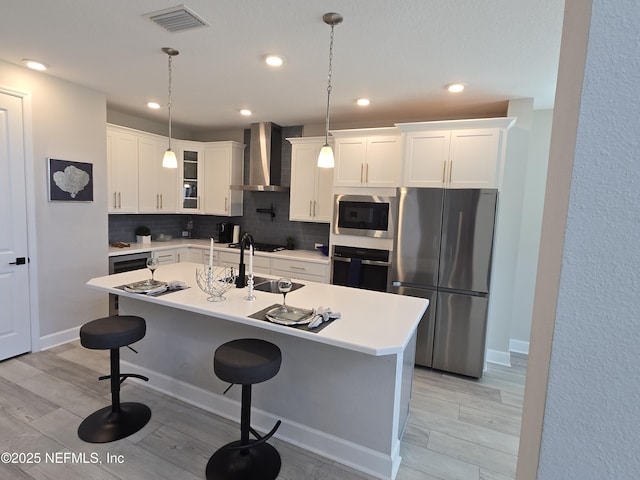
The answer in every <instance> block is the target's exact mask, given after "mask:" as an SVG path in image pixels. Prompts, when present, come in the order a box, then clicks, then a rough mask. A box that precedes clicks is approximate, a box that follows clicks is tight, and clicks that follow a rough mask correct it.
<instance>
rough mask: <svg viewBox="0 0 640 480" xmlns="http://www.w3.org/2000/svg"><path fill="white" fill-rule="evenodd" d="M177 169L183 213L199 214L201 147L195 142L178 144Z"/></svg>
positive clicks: (200, 203)
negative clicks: (179, 175)
mask: <svg viewBox="0 0 640 480" xmlns="http://www.w3.org/2000/svg"><path fill="white" fill-rule="evenodd" d="M177 146H178V150H179V152H180V156H179V157H178V158H179V161H178V168H180V170H181V182H180V191H181V205H180V207H181V208H180V210H181V211H183V212H191V213H195V212H199V211H200V209H201V205H202V202H201V198H202V197H201V192H200V186H201V183H202V147H201V145H198V144H197V143H195V142H184V141H183V142H180V144H179V145H177Z"/></svg>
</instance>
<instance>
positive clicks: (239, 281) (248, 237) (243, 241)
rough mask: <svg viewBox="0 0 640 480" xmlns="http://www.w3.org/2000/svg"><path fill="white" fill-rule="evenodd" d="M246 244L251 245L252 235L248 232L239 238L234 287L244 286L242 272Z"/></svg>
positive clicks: (243, 274) (243, 269)
mask: <svg viewBox="0 0 640 480" xmlns="http://www.w3.org/2000/svg"><path fill="white" fill-rule="evenodd" d="M247 245H251V246H252V245H253V237H252V236H251V235H250V234H248V233H245V234H244V235H242V238H241V239H240V265H238V278H236V288H244V287H245V286H246V281H245V273H244V271H245V268H244V249H245V247H246V246H247Z"/></svg>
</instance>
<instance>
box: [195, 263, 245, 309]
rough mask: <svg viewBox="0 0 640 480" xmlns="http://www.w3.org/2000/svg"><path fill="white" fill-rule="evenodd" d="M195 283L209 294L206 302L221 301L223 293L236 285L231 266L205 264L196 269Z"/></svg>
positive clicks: (223, 298) (223, 299)
mask: <svg viewBox="0 0 640 480" xmlns="http://www.w3.org/2000/svg"><path fill="white" fill-rule="evenodd" d="M196 283H197V284H198V287H200V290H202V291H203V292H205V293H206V294H208V295H209V297H208V298H207V301H208V302H223V301H225V300H226V297H225V296H224V294H225V293H227V292H228V291H229V290H230V289H231V288H233V287H235V285H236V275H235V273H234V269H233V267H213V266H211V265H205V266H203V267H202V268H197V269H196Z"/></svg>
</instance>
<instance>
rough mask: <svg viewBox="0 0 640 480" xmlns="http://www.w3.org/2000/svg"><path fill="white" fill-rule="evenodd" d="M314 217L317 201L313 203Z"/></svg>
mask: <svg viewBox="0 0 640 480" xmlns="http://www.w3.org/2000/svg"><path fill="white" fill-rule="evenodd" d="M313 216H314V217H315V216H316V201H315V200H314V201H313Z"/></svg>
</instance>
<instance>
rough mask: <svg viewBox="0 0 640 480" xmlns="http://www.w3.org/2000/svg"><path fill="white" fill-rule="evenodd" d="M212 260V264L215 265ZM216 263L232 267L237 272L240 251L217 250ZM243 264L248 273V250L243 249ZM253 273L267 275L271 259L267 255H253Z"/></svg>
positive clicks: (269, 270) (269, 271)
mask: <svg viewBox="0 0 640 480" xmlns="http://www.w3.org/2000/svg"><path fill="white" fill-rule="evenodd" d="M215 264H216V263H215V261H214V265H215ZM217 265H220V266H223V267H234V268H235V271H236V273H237V272H238V265H240V251H239V250H236V251H233V252H226V251H225V252H218V262H217ZM244 265H245V271H246V273H247V274H248V273H249V251H248V250H245V252H244ZM253 273H254V274H258V273H262V274H266V275H269V274H270V273H271V259H270V258H269V257H263V256H257V255H254V256H253Z"/></svg>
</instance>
